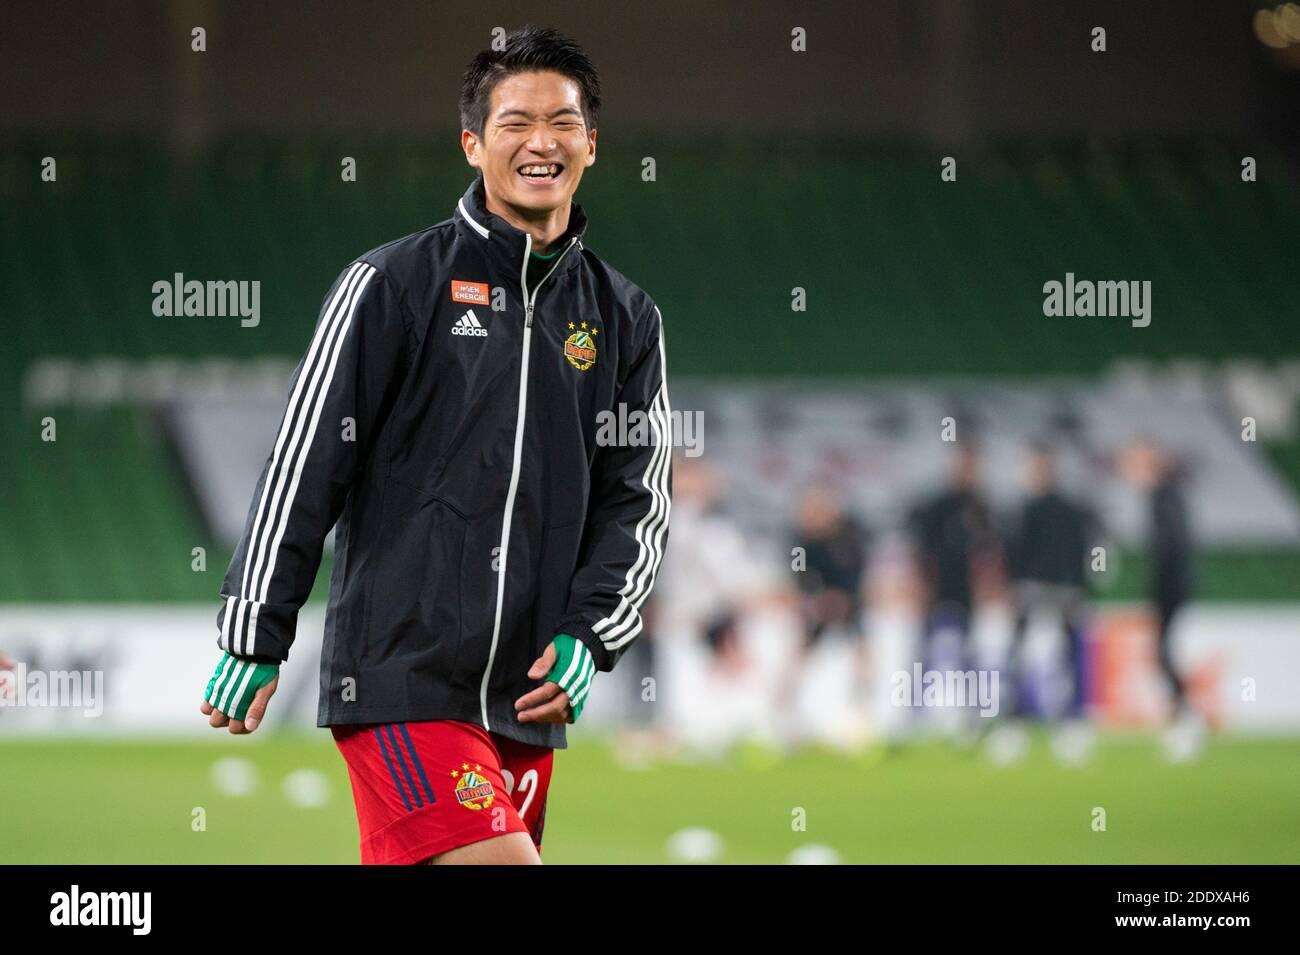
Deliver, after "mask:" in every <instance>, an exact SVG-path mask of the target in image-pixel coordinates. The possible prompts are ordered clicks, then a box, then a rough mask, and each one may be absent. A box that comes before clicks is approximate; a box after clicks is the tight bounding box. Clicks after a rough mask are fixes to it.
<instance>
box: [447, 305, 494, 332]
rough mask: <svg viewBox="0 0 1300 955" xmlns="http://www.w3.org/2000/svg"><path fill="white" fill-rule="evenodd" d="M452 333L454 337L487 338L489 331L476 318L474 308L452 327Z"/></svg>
mask: <svg viewBox="0 0 1300 955" xmlns="http://www.w3.org/2000/svg"><path fill="white" fill-rule="evenodd" d="M451 333H452V334H453V335H474V336H477V337H478V338H487V329H486V328H484V327H483V326H482V325H480V324H479V321H478V319H477V318H475V317H474V310H473V309H472V308H471V309H470V310H469V311H468V312H466V313H465V314H464V315H462V316H461V317H460V318H459V319H458V320H457V321H456V324H455V325H453V326H451Z"/></svg>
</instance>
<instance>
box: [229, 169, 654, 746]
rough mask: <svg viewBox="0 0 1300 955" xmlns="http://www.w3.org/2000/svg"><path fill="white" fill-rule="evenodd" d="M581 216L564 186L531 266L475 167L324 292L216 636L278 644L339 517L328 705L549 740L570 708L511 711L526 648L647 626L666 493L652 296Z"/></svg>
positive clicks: (337, 717) (269, 655)
mask: <svg viewBox="0 0 1300 955" xmlns="http://www.w3.org/2000/svg"><path fill="white" fill-rule="evenodd" d="M586 222H587V217H586V214H585V213H584V212H583V211H582V208H581V207H580V206H578V205H577V204H576V203H575V204H574V205H573V206H572V208H571V211H570V225H569V231H568V232H567V233H566V235H565V236H564V238H563V239H562V240H561V244H560V246H559V248H560V250H561V254H560V255H559V256H557V257H556V258H555V260H553V265H552V267H551V271H550V272H549V273H548V274H547V275H546V277H545V278H543V279H541V280H540V281H539V282H537V283H536V287H534V288H529V287H528V283H527V274H526V267H527V262H528V258H529V255H530V253H531V251H532V237H531V236H529V235H528V234H527V233H524V232H522V231H520V230H518V229H516V228H514V227H512V226H510V225H509V224H507V223H506V222H505V221H504V220H502V219H500V218H498V217H497V216H495V215H492V214H491V213H489V212H488V211H487V209H486V208H485V203H484V194H483V183H482V179H481V177H480V178H478V179H476V180H475V181H474V183H473V184H472V185H471V186H470V188H469V189H468V190H467V191H466V193H465V195H464V196H463V197H462V198H461V200H460V201H459V203H458V204H457V207H456V211H455V214H454V215H453V217H452V218H451V219H448V220H447V221H445V222H441V223H439V224H438V225H435V226H433V227H432V228H430V229H426V230H425V231H423V232H418V233H416V234H415V235H411V236H407V237H406V238H404V239H398V240H397V241H395V242H390V243H389V244H387V245H383V246H380V247H379V248H377V249H375V250H373V251H371V252H368V253H366V254H365V255H363V256H361V257H360V258H358V259H357V260H356V261H354V262H353V263H352V264H351V265H349V266H348V267H347V268H346V269H344V271H343V273H342V274H341V275H340V276H339V277H338V279H337V280H336V281H335V283H334V285H333V287H332V288H331V289H330V291H329V294H328V295H327V296H326V297H325V301H324V304H323V306H322V309H321V313H320V318H319V320H318V322H317V324H316V331H315V335H314V337H313V338H312V341H311V346H310V348H309V349H308V351H307V353H306V355H305V356H304V357H303V359H302V361H301V362H300V363H299V365H298V367H297V369H296V371H295V372H294V375H293V378H292V380H291V383H290V390H289V402H288V406H287V409H286V411H285V414H284V418H283V420H282V422H281V424H280V427H279V431H278V434H277V436H276V440H275V445H274V448H273V450H272V451H271V454H270V456H269V458H268V460H267V463H266V466H265V468H264V469H263V471H262V475H261V478H260V479H259V481H258V484H257V488H256V491H255V492H254V495H253V502H252V506H251V508H250V510H249V513H248V519H247V522H246V523H245V527H244V533H243V537H242V539H241V540H240V542H239V545H238V547H237V548H236V550H235V554H234V557H233V558H232V560H231V564H230V569H229V570H228V572H227V574H226V577H225V582H224V584H223V587H222V594H221V596H222V598H223V601H224V603H223V606H222V608H221V611H220V613H219V614H218V616H217V625H218V628H219V637H218V641H217V642H218V646H219V647H221V648H222V649H223V650H227V651H229V652H230V653H232V654H234V655H237V656H249V657H262V658H266V659H275V660H283V659H287V658H288V653H289V647H290V645H291V644H292V643H293V639H294V631H295V627H296V624H297V617H298V610H299V608H300V607H301V606H302V604H303V602H304V601H305V600H306V599H307V595H308V593H309V591H310V589H311V586H312V583H313V581H314V580H315V577H316V572H317V570H318V568H319V565H320V559H321V551H322V547H323V543H324V540H325V537H326V536H327V535H328V533H329V531H330V529H331V528H334V527H335V526H336V524H337V528H336V534H335V556H334V568H333V574H332V577H331V580H330V588H329V605H328V610H327V615H326V622H325V639H324V647H323V651H322V654H321V668H320V708H319V711H318V718H317V723H318V725H320V726H330V725H334V724H341V723H388V722H401V721H407V720H437V719H454V720H464V721H467V722H473V723H477V724H479V725H481V726H484V727H486V728H487V729H489V730H491V731H492V732H495V733H501V734H503V735H505V736H508V737H511V738H513V739H517V740H521V741H523V742H527V743H533V744H536V745H542V746H551V747H562V746H564V745H565V727H564V726H563V725H562V724H554V723H545V724H539V723H519V722H518V721H517V720H516V719H515V711H514V701H515V699H517V698H518V697H519V696H520V695H522V694H523V693H525V692H527V691H529V690H531V689H534V688H535V687H537V686H538V685H540V684H539V683H538V682H536V681H532V680H529V679H528V677H527V672H528V668H529V666H530V665H531V664H532V662H533V660H534V659H536V658H537V657H538V656H540V655H541V653H542V651H543V650H544V649H545V647H546V645H547V644H548V643H549V642H550V641H551V639H552V638H553V637H554V636H555V635H556V634H557V633H570V634H572V635H574V636H575V637H577V638H579V639H580V640H582V641H583V642H584V643H585V644H586V645H587V646H588V647H589V648H590V650H591V653H592V656H593V657H594V658H595V661H596V665H597V667H598V668H599V669H600V670H609V669H611V668H612V667H613V665H614V663H615V661H617V660H618V658H619V656H620V655H621V654H622V652H623V651H624V650H625V649H626V648H627V646H628V644H629V643H630V642H631V641H632V640H633V639H635V638H636V637H637V635H638V634H639V633H640V632H641V628H642V621H641V616H640V613H639V608H640V607H641V605H642V603H643V602H644V601H645V599H646V596H647V595H648V594H649V593H650V590H651V588H652V587H653V586H654V581H655V575H656V573H657V572H658V569H659V565H660V561H661V560H662V558H663V554H664V547H665V545H666V543H667V538H668V518H669V509H670V503H671V493H672V483H671V456H672V454H671V452H672V440H671V435H672V428H671V419H670V409H669V404H668V393H667V388H666V383H665V368H664V346H663V333H662V318H661V316H660V314H659V309H658V308H657V307H656V306H655V304H654V302H653V301H651V299H650V297H649V296H648V295H647V294H646V293H645V292H643V291H642V290H641V289H640V288H638V287H637V286H636V285H634V284H633V283H632V282H630V281H629V280H628V279H627V278H625V277H624V276H623V275H621V274H620V273H618V272H616V271H615V270H614V269H612V268H610V267H609V266H608V265H606V264H605V263H604V262H602V261H601V260H600V259H599V258H597V257H596V256H595V255H594V254H593V253H592V252H590V251H588V250H587V249H585V248H583V246H582V242H581V236H582V233H583V230H584V229H585V227H586ZM602 413H604V414H602ZM610 413H612V415H613V416H614V417H613V418H610V417H608V415H609V414H610ZM620 415H621V416H622V420H624V421H625V422H627V424H628V427H626V428H624V429H621V430H620V429H617V428H613V427H610V426H609V425H610V424H611V422H612V421H615V420H618V419H619V416H620ZM638 421H640V422H641V424H642V427H641V428H640V429H638V428H636V427H632V425H635V424H636V423H637V422H638ZM602 434H603V435H604V436H603V437H600V438H599V440H598V435H602ZM611 435H612V436H614V437H615V438H618V437H620V436H621V437H623V438H625V439H626V438H631V439H632V440H622V441H621V442H620V441H618V440H614V441H611V440H609V437H610V436H611Z"/></svg>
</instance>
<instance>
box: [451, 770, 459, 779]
mask: <svg viewBox="0 0 1300 955" xmlns="http://www.w3.org/2000/svg"><path fill="white" fill-rule="evenodd" d="M459 775H460V773H458V772H456V770H454V769H453V770H452V771H451V778H452V779H455V778H456V777H457V776H459Z"/></svg>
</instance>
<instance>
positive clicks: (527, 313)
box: [524, 305, 533, 328]
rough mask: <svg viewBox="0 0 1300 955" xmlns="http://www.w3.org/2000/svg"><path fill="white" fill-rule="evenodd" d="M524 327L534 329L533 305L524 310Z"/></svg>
mask: <svg viewBox="0 0 1300 955" xmlns="http://www.w3.org/2000/svg"><path fill="white" fill-rule="evenodd" d="M524 327H525V328H532V327H533V307H532V305H529V306H527V307H526V308H525V310H524Z"/></svg>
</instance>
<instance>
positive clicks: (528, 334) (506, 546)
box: [479, 232, 578, 730]
mask: <svg viewBox="0 0 1300 955" xmlns="http://www.w3.org/2000/svg"><path fill="white" fill-rule="evenodd" d="M577 242H578V238H577V236H575V237H574V238H573V239H571V240H570V241H569V245H568V247H567V248H566V249H565V250H564V251H563V252H561V253H560V255H559V257H558V258H556V260H555V264H554V265H552V266H551V270H550V271H549V272H547V273H546V274H545V275H543V276H542V278H541V280H540V281H539V282H538V283H537V288H535V289H533V293H532V295H531V296H529V294H528V257H529V256H530V255H532V253H533V237H532V236H531V235H530V234H528V233H527V232H525V233H524V262H523V266H522V267H521V268H520V270H519V285H520V288H521V289H522V290H523V298H524V351H523V356H522V358H521V359H520V362H519V414H518V417H517V419H516V420H515V450H514V458H513V460H512V463H511V465H510V486H509V489H508V490H507V491H506V513H505V518H504V519H503V520H502V522H501V547H500V551H501V567H500V570H498V571H497V612H496V617H495V619H494V620H493V622H492V646H491V648H490V649H489V650H488V660H487V668H486V669H485V670H484V671H483V683H482V685H481V686H480V687H479V708H480V710H481V711H482V714H483V729H485V730H491V728H492V727H491V726H490V725H489V724H488V710H487V692H488V683H489V682H490V681H491V679H492V663H493V661H495V660H496V656H497V642H498V641H499V639H500V637H501V614H502V611H503V610H504V608H505V595H506V558H507V556H508V554H509V551H510V520H511V517H512V516H513V511H514V509H515V492H516V491H518V490H519V468H520V465H521V464H522V461H523V452H524V415H525V413H526V412H527V409H528V356H529V354H530V352H531V351H532V338H533V308H534V306H535V305H536V304H537V293H538V292H539V291H541V288H542V286H543V285H545V284H546V280H547V279H549V278H550V277H551V276H552V275H554V274H555V270H556V269H557V268H559V267H560V263H561V262H563V261H564V257H565V256H566V255H568V254H569V250H570V249H572V248H573V247H574V245H576V244H577Z"/></svg>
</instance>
